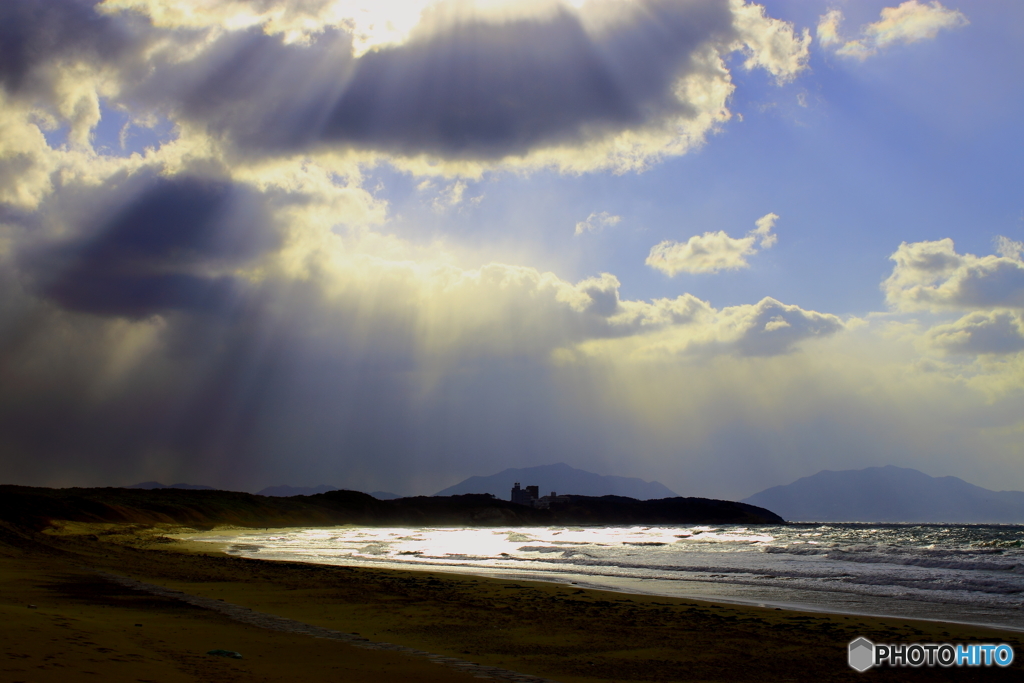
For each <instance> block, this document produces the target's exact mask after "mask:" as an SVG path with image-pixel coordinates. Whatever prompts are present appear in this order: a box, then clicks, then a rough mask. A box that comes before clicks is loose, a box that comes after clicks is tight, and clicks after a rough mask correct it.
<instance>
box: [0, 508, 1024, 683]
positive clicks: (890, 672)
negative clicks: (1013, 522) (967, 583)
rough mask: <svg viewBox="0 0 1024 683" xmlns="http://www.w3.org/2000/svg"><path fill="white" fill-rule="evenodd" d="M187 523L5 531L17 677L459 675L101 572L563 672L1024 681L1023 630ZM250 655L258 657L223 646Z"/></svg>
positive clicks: (681, 677)
mask: <svg viewBox="0 0 1024 683" xmlns="http://www.w3.org/2000/svg"><path fill="white" fill-rule="evenodd" d="M175 531H183V530H182V529H177V530H175V529H174V528H171V527H166V528H158V527H151V526H146V527H139V526H136V527H131V526H125V525H120V526H119V525H111V524H103V525H86V524H67V525H63V526H62V528H60V529H59V530H58V531H56V532H55V533H48V534H45V535H31V534H27V533H23V532H18V531H13V530H10V529H5V530H4V535H3V537H2V540H0V585H2V586H3V589H2V592H0V620H2V621H0V623H2V626H0V629H2V638H0V642H2V643H3V645H2V648H3V654H4V661H3V664H2V666H0V678H2V679H3V680H5V681H57V680H60V681H68V680H90V679H95V680H103V681H207V680H209V681H213V680H218V681H234V680H237V681H242V680H245V681H305V680H326V679H328V678H330V679H332V680H344V681H395V680H405V681H459V680H466V681H469V680H477V678H475V676H479V675H480V674H481V672H480V671H474V670H473V669H464V670H460V669H458V668H457V667H453V666H451V665H447V666H446V665H444V664H443V663H442V664H441V665H439V664H438V663H436V662H435V661H432V660H431V659H430V658H428V657H427V656H425V655H411V654H406V653H402V652H389V651H380V650H370V649H365V648H361V647H356V646H354V645H352V644H351V643H346V642H339V641H336V640H331V639H328V638H317V637H312V636H310V635H305V634H301V633H287V632H281V631H274V630H269V629H267V628H260V627H258V626H254V625H252V624H246V623H241V622H239V621H236V620H233V619H231V618H229V616H226V615H225V614H223V613H220V612H218V611H216V610H212V609H204V608H202V607H197V606H194V605H190V604H186V603H185V602H182V601H181V600H177V599H174V598H171V597H165V596H158V595H152V594H150V593H145V592H140V591H138V590H133V589H130V588H127V587H124V586H122V585H119V584H117V583H115V582H112V581H110V580H109V579H107V578H104V576H103V575H101V574H99V573H97V572H104V573H109V574H115V575H118V576H123V577H131V578H132V579H135V580H138V581H144V582H147V583H150V584H154V585H156V586H161V587H164V588H167V589H173V590H177V591H181V592H182V593H184V594H188V595H192V596H197V597H199V598H206V599H210V600H216V601H223V603H225V604H233V605H237V606H240V607H242V608H248V610H251V611H253V612H254V613H263V614H267V615H273V616H275V617H285V618H288V619H292V620H296V621H297V622H301V623H303V624H308V625H310V626H313V627H320V628H323V629H331V630H333V631H339V632H343V633H346V634H358V635H359V636H360V637H362V638H366V639H368V640H370V641H374V642H386V643H392V644H395V645H399V646H404V647H406V648H413V649H415V650H417V651H421V652H423V653H432V654H434V655H441V656H443V657H448V658H453V659H456V660H460V661H463V662H472V663H476V664H480V665H483V666H490V667H497V668H499V669H501V670H504V671H514V672H519V673H522V674H524V675H530V676H536V677H540V678H545V679H551V680H556V681H562V682H563V683H574V682H579V683H583V682H585V681H595V682H596V681H763V680H772V681H785V680H790V681H803V680H851V681H853V680H861V679H862V677H865V676H872V677H879V676H880V677H883V678H886V679H892V680H922V681H924V680H929V681H933V680H1011V679H1012V680H1017V679H1018V677H1019V676H1020V673H1021V671H1020V670H1021V668H1022V664H1021V656H1022V654H1021V653H1024V639H1022V638H1021V635H1020V634H1019V633H1013V632H1000V631H995V630H991V629H984V628H980V627H971V626H963V625H955V624H942V623H936V622H914V621H903V620H897V619H880V618H870V617H859V616H850V615H828V614H821V613H802V612H796V611H787V610H778V609H766V608H758V607H745V606H737V605H734V604H724V603H723V604H718V603H713V602H705V601H695V600H683V599H672V598H661V597H654V596H640V595H627V594H622V593H612V592H604V591H594V590H583V589H578V588H576V587H574V586H566V585H560V584H552V583H541V582H530V581H504V580H498V579H487V578H481V577H472V576H460V575H453V574H440V573H431V572H415V571H396V570H380V569H363V568H360V569H353V568H344V567H326V566H317V565H308V564H300V563H283V562H268V561H260V560H252V559H243V558H238V557H233V556H229V555H225V554H223V553H221V552H219V550H217V549H216V548H215V547H213V548H211V546H210V544H206V543H196V542H178V541H172V540H171V539H170V538H169V537H168V535H169V534H173V533H175ZM858 636H865V637H867V638H869V639H871V640H873V641H875V642H907V643H911V642H964V643H972V642H982V643H992V642H1007V643H1010V644H1011V645H1012V646H1013V648H1014V650H1015V651H1016V652H1017V653H1018V658H1017V661H1015V662H1014V664H1013V665H1012V666H1010V667H1008V668H1007V669H997V668H995V667H992V668H962V669H959V668H951V669H941V668H937V667H936V668H928V667H922V668H921V669H910V668H900V669H884V668H883V669H874V670H872V671H870V672H868V673H866V674H857V673H856V672H854V671H853V670H852V669H850V668H849V667H848V666H847V663H846V647H847V643H849V642H850V641H851V640H853V639H854V638H856V637H858ZM215 649H220V650H227V651H233V652H238V653H240V654H241V655H242V659H232V658H227V657H222V656H214V655H209V654H207V652H208V651H210V650H215Z"/></svg>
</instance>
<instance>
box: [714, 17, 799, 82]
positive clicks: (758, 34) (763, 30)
mask: <svg viewBox="0 0 1024 683" xmlns="http://www.w3.org/2000/svg"><path fill="white" fill-rule="evenodd" d="M731 6H732V12H733V16H734V25H735V26H736V30H737V31H738V32H739V34H740V42H741V43H742V45H743V47H742V48H741V49H742V50H743V51H744V52H745V53H746V55H747V60H746V62H744V66H745V67H746V68H747V69H753V68H757V67H760V68H762V69H765V70H766V71H768V73H770V74H772V75H773V76H775V79H776V80H777V81H778V82H779V83H786V82H788V81H791V80H793V79H794V78H796V76H797V74H799V73H800V72H801V71H803V70H804V69H805V68H806V67H807V59H808V57H809V54H810V45H811V32H810V31H809V30H808V29H804V30H803V33H801V34H797V33H796V32H795V31H794V30H793V24H791V23H789V22H787V21H781V20H779V19H773V18H771V17H769V16H768V15H767V14H766V13H765V8H764V6H763V5H755V4H746V3H744V2H743V0H731Z"/></svg>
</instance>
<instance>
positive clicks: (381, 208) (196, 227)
mask: <svg viewBox="0 0 1024 683" xmlns="http://www.w3.org/2000/svg"><path fill="white" fill-rule="evenodd" d="M1021 121H1024V4H1021V3H1019V2H1017V1H1016V0H984V1H983V2H982V1H975V2H962V3H960V4H952V3H945V2H943V3H941V4H940V3H939V2H919V1H917V0H908V1H906V2H902V3H899V2H894V1H892V0H888V1H881V2H876V1H875V0H858V1H856V2H853V1H849V0H848V1H843V0H827V1H825V0H823V1H821V2H819V1H817V0H778V1H766V2H764V4H754V3H749V2H743V1H742V0H572V1H569V0H519V1H517V2H506V1H503V0H406V1H402V0H388V1H384V0H376V1H370V0H365V1H364V0H248V1H244V2H243V1H242V0H103V1H102V2H96V1H95V0H5V1H4V2H3V3H2V4H0V481H2V482H3V483H15V484H26V485H37V486H62V487H63V486H120V485H129V484H132V483H135V482H139V481H147V480H157V481H162V482H164V483H172V482H182V481H184V482H190V483H196V484H206V485H212V486H217V487H221V488H227V489H235V490H249V491H256V490H259V489H261V488H263V487H265V486H269V485H277V484H289V485H296V486H314V485H319V484H328V485H332V486H338V487H341V488H351V489H358V490H365V491H373V490H387V491H394V492H396V493H399V494H404V495H412V494H432V493H434V492H435V491H438V490H440V489H442V488H445V487H447V486H449V485H451V484H453V483H455V482H458V481H460V480H462V479H464V478H466V477H469V476H473V475H489V474H493V473H495V472H498V471H500V470H503V469H505V468H508V467H529V466H535V465H545V464H551V463H556V462H565V463H568V464H570V465H572V466H574V467H579V468H582V469H586V470H589V471H592V472H597V473H599V474H614V475H620V476H630V477H640V478H642V479H645V480H657V481H660V482H661V483H663V484H664V485H666V486H668V487H669V488H671V489H673V490H675V491H677V492H679V493H680V494H681V495H685V496H703V497H713V498H726V499H741V498H744V497H746V496H749V495H752V494H753V493H756V492H758V491H760V490H762V489H764V488H767V487H770V486H775V485H780V484H787V483H790V482H792V481H794V480H795V479H797V478H799V477H804V476H809V475H812V474H815V473H816V472H818V471H820V470H823V469H831V470H842V469H860V468H864V467H869V466H879V465H890V464H891V465H897V466H901V467H911V468H915V469H919V470H921V471H923V472H925V473H927V474H930V475H932V476H947V475H952V476H958V477H961V478H963V479H965V480H967V481H969V482H971V483H974V484H977V485H980V486H985V487H988V488H992V489H996V490H1008V489H1009V490H1024V260H1022V256H1024V192H1022V179H1024V155H1022V154H1021V150H1024V133H1022V127H1021V124H1020V122H1021Z"/></svg>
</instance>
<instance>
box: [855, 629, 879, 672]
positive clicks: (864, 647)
mask: <svg viewBox="0 0 1024 683" xmlns="http://www.w3.org/2000/svg"><path fill="white" fill-rule="evenodd" d="M874 664H875V644H874V643H872V642H871V641H870V640H868V639H867V638H864V637H861V638H858V639H857V640H855V641H853V642H852V643H850V667H851V668H853V669H856V670H857V671H860V672H864V671H867V670H868V669H870V668H871V667H872V666H874Z"/></svg>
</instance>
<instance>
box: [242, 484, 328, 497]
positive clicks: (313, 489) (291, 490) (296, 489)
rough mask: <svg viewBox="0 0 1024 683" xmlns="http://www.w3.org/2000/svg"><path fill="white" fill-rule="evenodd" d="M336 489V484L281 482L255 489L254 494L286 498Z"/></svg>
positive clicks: (313, 494) (312, 494)
mask: <svg viewBox="0 0 1024 683" xmlns="http://www.w3.org/2000/svg"><path fill="white" fill-rule="evenodd" d="M337 490H338V487H337V486H327V485H326V484H320V486H288V485H286V484H282V485H280V486H268V487H267V488H265V489H263V490H262V491H257V492H256V495H257V496H275V497H277V498H288V497H290V496H315V495H316V494H318V493H327V492H328V491H337Z"/></svg>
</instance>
